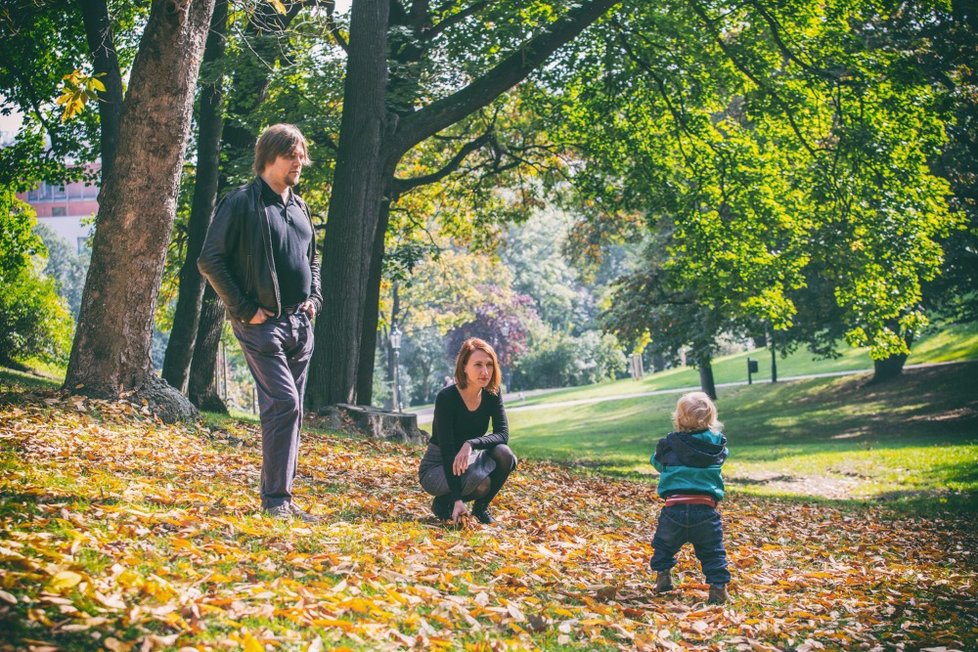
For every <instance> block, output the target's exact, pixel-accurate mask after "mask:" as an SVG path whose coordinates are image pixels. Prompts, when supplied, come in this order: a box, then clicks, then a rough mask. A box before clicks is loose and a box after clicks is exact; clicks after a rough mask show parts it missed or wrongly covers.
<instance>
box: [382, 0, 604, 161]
mask: <svg viewBox="0 0 978 652" xmlns="http://www.w3.org/2000/svg"><path fill="white" fill-rule="evenodd" d="M619 2H621V0H591V1H590V2H585V3H582V4H581V5H579V6H578V7H577V8H576V9H572V10H571V11H569V12H567V14H565V15H564V16H563V17H561V18H560V19H558V20H557V21H556V22H554V23H553V24H551V25H550V26H548V27H547V28H546V29H544V30H543V31H542V32H541V33H539V34H537V35H536V36H534V37H532V38H530V39H529V40H528V41H526V43H524V44H523V46H522V47H520V48H519V49H518V50H517V51H516V52H513V53H512V54H510V55H509V56H508V57H506V58H505V59H503V60H502V61H501V62H500V63H498V64H497V65H496V66H495V67H494V68H492V69H491V70H489V71H488V72H486V73H485V74H484V75H482V76H481V77H479V78H478V79H476V80H474V81H473V82H472V83H470V84H469V85H468V86H465V87H464V88H461V89H459V90H458V91H456V92H455V93H453V94H451V95H449V96H448V97H445V98H442V99H440V100H438V101H436V102H433V103H432V104H430V105H428V106H427V107H425V108H423V109H421V110H420V111H417V112H415V113H412V114H410V115H407V116H404V117H402V118H401V120H400V122H399V124H398V126H397V129H396V131H395V133H394V137H393V139H392V141H393V142H392V143H391V148H390V151H391V154H392V156H393V158H394V159H395V160H397V159H399V158H400V157H401V156H402V155H403V154H404V152H406V151H408V150H409V149H410V148H411V147H413V146H414V145H416V144H417V143H419V142H421V141H423V140H424V139H426V138H428V137H429V136H432V135H434V134H436V133H438V132H439V131H441V130H442V129H445V128H446V127H449V126H451V125H453V124H455V123H456V122H458V121H459V120H462V119H463V118H465V117H466V116H468V115H470V114H471V113H473V112H474V111H476V110H478V109H480V108H482V107H484V106H487V105H488V104H489V103H491V102H492V101H493V100H495V99H496V98H497V97H499V96H500V95H502V94H503V93H505V92H506V91H508V90H509V89H511V88H512V87H513V86H515V85H516V84H518V83H519V82H521V81H523V80H524V79H526V77H527V76H528V75H529V74H530V73H531V72H533V71H534V70H536V69H537V68H538V67H540V66H541V65H542V64H543V62H544V61H545V60H546V59H547V58H548V57H549V56H550V55H551V54H553V53H554V51H556V50H557V49H558V48H560V47H561V46H563V45H565V44H566V43H568V42H569V41H571V40H572V39H574V38H575V37H576V36H577V35H578V34H580V33H581V32H582V31H584V29H585V28H587V27H588V26H589V25H591V24H592V23H593V22H594V21H596V20H597V19H598V18H600V17H601V16H603V15H605V14H606V13H607V12H608V10H610V9H611V8H612V7H614V6H615V5H617V4H618V3H619Z"/></svg>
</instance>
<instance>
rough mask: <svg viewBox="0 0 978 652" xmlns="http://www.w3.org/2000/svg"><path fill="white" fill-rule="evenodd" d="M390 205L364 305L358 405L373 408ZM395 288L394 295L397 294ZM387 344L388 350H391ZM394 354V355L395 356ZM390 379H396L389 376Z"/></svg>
mask: <svg viewBox="0 0 978 652" xmlns="http://www.w3.org/2000/svg"><path fill="white" fill-rule="evenodd" d="M390 206H391V203H390V202H389V201H386V200H382V201H381V207H380V222H379V223H378V224H377V232H376V233H375V234H374V247H373V253H372V254H371V258H370V278H369V280H368V282H367V300H366V304H365V305H364V318H363V325H362V327H361V328H362V331H363V332H362V334H361V338H362V339H361V341H360V362H359V367H358V371H357V403H358V404H359V405H370V404H371V402H372V401H373V393H374V356H375V355H376V354H377V325H378V324H379V323H380V285H381V282H382V281H383V272H384V242H385V240H386V237H385V236H386V235H387V224H388V222H389V221H390ZM396 289H397V288H396V286H395V292H396ZM391 318H392V319H396V318H397V296H396V294H395V296H394V310H393V311H392V312H391ZM389 346H390V345H389V343H388V348H389ZM392 355H393V354H392ZM388 378H389V379H392V378H393V376H391V375H389V376H388Z"/></svg>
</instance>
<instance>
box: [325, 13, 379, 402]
mask: <svg viewBox="0 0 978 652" xmlns="http://www.w3.org/2000/svg"><path fill="white" fill-rule="evenodd" d="M388 10H389V4H388V2H387V1H386V0H358V2H356V3H354V4H353V9H352V12H351V18H350V44H349V59H348V62H347V74H346V80H345V82H344V91H343V93H344V101H343V118H342V120H341V122H340V142H339V151H338V152H337V158H336V172H335V175H334V178H333V193H332V196H331V198H330V202H329V214H328V216H327V220H326V241H325V244H324V247H323V268H324V270H325V273H324V274H323V277H322V278H323V281H322V284H323V313H322V315H320V316H319V318H318V319H317V320H316V350H315V352H314V353H313V357H312V362H311V365H310V370H309V389H308V390H307V396H308V401H309V404H310V405H311V406H313V407H317V408H318V407H323V406H327V405H333V404H336V403H356V402H357V400H356V399H357V397H356V387H357V370H358V365H359V362H360V347H361V344H362V333H363V324H364V315H365V308H366V305H367V297H368V296H369V292H368V281H369V279H370V264H371V258H372V250H373V246H374V235H375V233H376V231H377V223H378V220H379V217H380V203H381V201H382V197H383V194H384V190H385V188H384V177H385V172H387V174H391V175H392V174H393V172H392V171H388V170H387V169H386V168H387V166H386V160H385V159H386V152H385V149H384V143H385V136H387V134H385V130H386V124H387V115H386V111H387V109H386V104H385V90H386V86H387V47H386V44H387V18H388Z"/></svg>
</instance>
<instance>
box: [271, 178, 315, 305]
mask: <svg viewBox="0 0 978 652" xmlns="http://www.w3.org/2000/svg"><path fill="white" fill-rule="evenodd" d="M261 200H262V205H263V206H264V207H265V215H266V216H267V217H268V224H269V231H270V233H271V236H272V241H271V244H272V256H273V258H274V259H275V274H276V276H277V277H278V288H279V295H280V296H281V299H282V306H281V307H282V308H283V309H285V308H291V307H294V306H297V305H298V304H300V303H302V302H303V301H305V300H306V299H308V298H309V295H310V293H311V291H312V269H311V268H310V260H309V250H310V249H309V247H310V245H311V244H312V237H313V232H312V224H310V222H309V219H308V218H307V217H306V214H305V212H304V211H303V210H302V207H301V206H300V205H299V202H297V201H296V199H295V195H294V194H293V193H292V192H291V191H290V192H289V201H288V203H285V202H283V201H282V196H281V195H279V194H278V193H276V192H275V191H274V190H272V189H271V187H270V186H269V185H268V184H267V183H265V180H264V179H261ZM266 307H270V306H266Z"/></svg>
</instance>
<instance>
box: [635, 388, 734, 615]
mask: <svg viewBox="0 0 978 652" xmlns="http://www.w3.org/2000/svg"><path fill="white" fill-rule="evenodd" d="M672 423H673V427H674V428H675V431H674V432H671V433H669V434H668V435H667V436H666V437H664V438H663V439H660V440H659V444H658V446H656V448H655V454H654V455H653V456H652V465H653V466H654V467H655V468H656V469H657V470H658V471H659V473H660V475H659V495H660V496H662V497H663V498H665V501H666V504H665V506H664V507H663V508H662V511H661V512H660V513H659V522H658V524H657V525H656V529H655V536H654V537H653V539H652V547H653V548H654V549H655V552H654V554H653V555H652V561H651V562H650V563H649V565H650V566H651V567H652V570H654V571H656V580H655V591H656V593H663V592H665V591H671V590H672V588H673V584H672V567H673V566H675V565H676V553H677V552H679V549H680V548H681V547H682V546H683V544H685V543H692V544H693V550H694V551H695V552H696V558H697V559H699V561H700V565H701V566H702V567H703V574H704V575H706V581H707V583H708V584H709V585H710V597H709V602H710V604H720V603H722V602H726V601H727V599H728V597H729V596H728V594H727V583H728V582H729V581H730V573H729V572H728V571H727V553H726V551H725V550H724V548H723V526H722V525H721V523H720V513H719V512H718V511H717V503H718V502H719V501H720V500H722V499H723V478H722V477H721V475H720V467H721V466H722V465H723V462H724V460H726V459H727V438H726V437H724V436H723V433H722V432H721V429H722V428H723V424H722V423H720V422H719V421H718V420H717V408H716V405H714V404H713V401H711V400H710V397H709V396H707V395H706V394H705V393H703V392H691V393H689V394H684V395H683V396H682V397H681V398H680V399H679V401H678V402H677V403H676V411H675V412H674V413H673V415H672Z"/></svg>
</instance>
